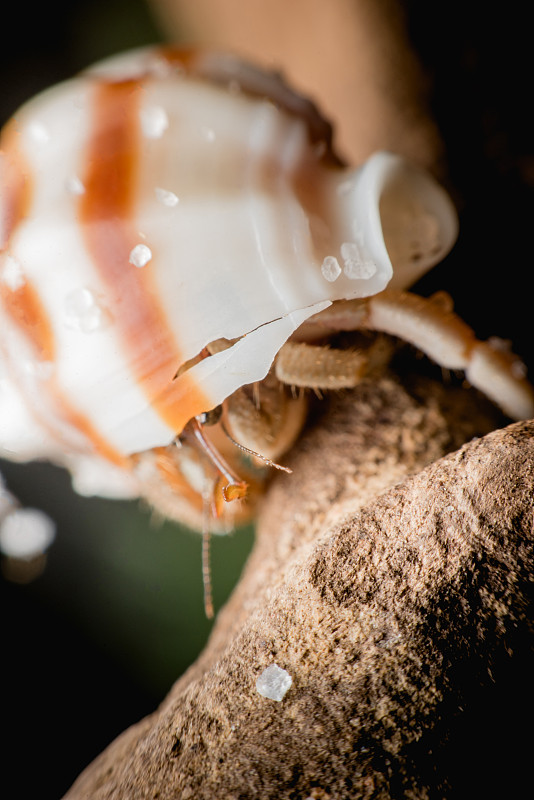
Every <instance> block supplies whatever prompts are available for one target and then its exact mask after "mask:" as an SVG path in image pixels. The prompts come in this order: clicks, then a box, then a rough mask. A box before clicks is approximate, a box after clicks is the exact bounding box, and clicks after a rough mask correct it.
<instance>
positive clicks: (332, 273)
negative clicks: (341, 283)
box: [321, 256, 341, 283]
mask: <svg viewBox="0 0 534 800" xmlns="http://www.w3.org/2000/svg"><path fill="white" fill-rule="evenodd" d="M321 272H322V275H323V278H324V279H325V280H327V281H329V282H330V283H332V282H333V281H335V280H336V279H337V278H339V276H340V275H341V267H340V266H339V261H338V260H337V258H335V257H334V256H326V258H325V259H324V261H323V263H322V266H321Z"/></svg>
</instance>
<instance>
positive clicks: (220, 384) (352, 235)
mask: <svg viewBox="0 0 534 800" xmlns="http://www.w3.org/2000/svg"><path fill="white" fill-rule="evenodd" d="M0 150H1V161H0V164H1V177H0V336H1V340H0V452H1V454H2V455H3V456H5V457H7V458H11V459H17V460H30V459H34V458H47V459H49V460H52V461H54V462H57V463H59V464H62V465H64V466H66V467H68V468H69V469H70V470H71V472H72V473H73V476H74V478H75V485H76V487H77V488H78V489H79V490H81V491H85V492H92V493H101V494H106V495H112V496H124V495H127V494H137V493H138V492H139V486H138V477H137V475H136V474H134V471H133V470H132V456H133V455H134V454H136V453H140V452H145V451H148V450H152V449H154V448H158V447H163V446H166V445H168V444H169V443H170V442H172V441H173V440H174V438H175V437H176V435H177V434H178V433H180V431H181V430H182V429H183V428H184V426H185V425H186V423H187V422H188V420H190V419H191V418H193V417H195V416H197V415H199V414H200V413H202V412H205V411H207V410H209V409H212V408H214V407H215V406H217V405H218V404H220V403H221V402H222V401H223V400H224V399H225V398H226V397H228V396H229V395H231V394H232V393H233V392H235V391H236V390H237V389H238V388H239V387H241V386H243V385H246V384H250V383H253V382H255V381H261V380H262V379H263V378H264V377H265V375H266V374H267V372H268V370H269V368H270V366H271V364H272V361H273V359H274V357H275V356H276V354H277V352H278V351H279V350H280V348H281V347H282V345H283V344H284V342H285V341H286V340H287V339H288V338H289V337H290V336H291V334H292V333H293V332H294V331H295V330H296V329H297V328H298V327H299V326H300V325H301V324H302V323H303V322H304V321H305V320H306V319H308V318H309V317H310V316H312V315H313V314H316V313H317V312H318V311H320V310H322V309H324V308H325V307H326V306H328V305H329V304H330V303H331V302H332V301H335V300H338V299H342V298H347V299H348V298H355V297H366V296H370V295H373V294H376V293H378V292H380V291H382V290H383V289H384V288H385V287H386V286H388V285H389V286H395V287H397V288H402V287H406V286H408V285H410V284H411V283H413V282H414V281H415V280H416V279H417V278H418V277H419V276H420V275H421V274H422V273H423V272H425V271H426V270H427V269H429V268H430V267H431V266H432V265H433V264H435V263H436V262H438V261H439V260H440V259H442V258H443V256H444V255H445V254H446V253H447V252H448V250H449V249H450V248H451V246H452V244H453V243H454V240H455V238H456V232H457V223H456V215H455V212H454V209H453V207H452V204H451V202H450V200H449V198H448V196H447V195H446V193H445V192H444V191H443V190H442V189H441V188H440V187H439V186H438V185H437V184H436V183H435V181H434V180H433V179H432V178H431V177H430V176H428V175H427V174H425V173H423V172H422V171H420V170H419V169H417V168H415V167H413V166H411V165H409V164H407V163H406V162H405V161H403V160H402V159H401V158H399V157H398V156H395V155H392V154H389V153H377V154H375V155H373V156H372V157H371V158H370V159H369V160H368V161H367V162H366V163H365V164H363V165H362V166H361V167H359V168H358V169H349V168H346V167H345V166H343V165H342V164H341V163H340V161H339V159H338V158H337V157H336V156H335V154H334V152H333V150H332V146H331V130H330V127H329V125H328V123H327V122H325V120H324V119H323V118H322V117H321V116H320V114H319V113H318V111H317V110H316V109H315V107H314V106H313V105H312V103H310V102H309V101H308V100H306V99H303V98H302V97H300V96H299V95H297V94H296V93H294V92H293V91H291V90H290V89H289V88H288V87H287V86H286V85H285V83H284V82H283V81H282V80H281V79H280V77H278V76H277V75H274V74H270V73H264V72H262V71H261V70H258V69H256V68H254V67H252V66H250V65H248V64H244V63H243V62H241V61H239V60H238V59H235V58H233V57H229V56H226V55H221V54H214V53H201V52H185V53H180V52H176V51H174V50H171V49H165V48H155V49H154V48H151V49H147V50H141V51H136V52H134V53H130V54H126V55H125V56H120V57H117V58H115V59H111V60H108V61H106V62H103V63H102V64H100V65H97V66H96V67H94V68H92V69H91V70H88V71H87V72H85V73H83V74H82V75H80V76H79V77H76V78H75V79H73V80H70V81H67V82H66V83H63V84H60V85H59V86H56V87H53V88H52V89H50V90H48V91H46V92H44V93H43V94H41V95H39V96H38V97H36V98H35V99H33V100H32V101H30V102H29V103H27V104H26V105H25V106H24V107H23V108H22V109H21V110H20V111H19V112H17V113H16V114H15V116H14V118H13V119H12V120H11V121H10V122H9V123H8V124H7V126H6V127H5V129H4V131H3V133H2V138H1V142H0ZM220 339H224V340H228V342H229V343H230V344H231V346H229V347H227V348H226V349H224V350H221V351H220V352H217V353H215V354H213V355H210V356H209V357H204V356H206V355H207V352H208V351H207V350H206V348H207V347H208V345H210V343H212V342H216V341H217V340H220Z"/></svg>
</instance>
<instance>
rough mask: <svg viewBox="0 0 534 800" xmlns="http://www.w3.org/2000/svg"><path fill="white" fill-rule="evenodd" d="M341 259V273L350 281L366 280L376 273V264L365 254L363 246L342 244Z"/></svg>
mask: <svg viewBox="0 0 534 800" xmlns="http://www.w3.org/2000/svg"><path fill="white" fill-rule="evenodd" d="M341 258H342V259H343V272H344V273H345V275H346V276H347V278H349V279H350V280H368V279H369V278H372V277H373V275H374V274H375V273H376V264H375V262H374V261H373V260H372V259H371V258H370V257H369V255H368V254H367V253H366V251H365V248H364V246H363V244H358V243H356V242H343V244H342V245H341Z"/></svg>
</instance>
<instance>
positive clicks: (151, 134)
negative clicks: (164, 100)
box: [141, 106, 169, 139]
mask: <svg viewBox="0 0 534 800" xmlns="http://www.w3.org/2000/svg"><path fill="white" fill-rule="evenodd" d="M168 127H169V118H168V116H167V112H166V111H165V109H164V108H162V107H161V106H147V107H146V108H142V109H141V130H142V131H143V134H144V135H145V136H146V137H147V139H160V138H161V137H162V136H163V134H164V133H165V131H166V130H167V128H168Z"/></svg>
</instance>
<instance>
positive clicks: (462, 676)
mask: <svg viewBox="0 0 534 800" xmlns="http://www.w3.org/2000/svg"><path fill="white" fill-rule="evenodd" d="M328 405H329V407H328V410H327V412H326V413H325V414H324V416H323V418H322V419H321V420H319V421H318V423H317V425H316V426H315V427H314V428H312V429H311V430H310V431H309V432H308V434H307V435H306V437H305V438H304V439H303V441H302V442H301V443H300V445H298V447H297V449H296V450H295V452H294V453H293V455H292V461H291V466H292V467H293V469H294V473H293V475H292V476H290V477H287V476H281V477H280V478H278V477H277V478H276V480H275V482H274V483H273V486H272V488H271V490H270V492H269V495H268V497H267V499H266V501H265V505H264V508H263V511H262V514H261V518H260V522H259V527H258V539H257V544H256V546H255V550H254V552H253V554H252V556H251V558H250V561H249V564H248V565H247V568H246V570H245V574H244V575H243V578H242V581H241V583H240V585H239V586H238V588H237V589H236V591H235V593H234V595H233V597H232V598H231V600H230V602H229V604H228V605H227V607H226V608H225V609H223V611H222V612H221V614H220V616H219V619H218V622H217V625H216V627H215V629H214V632H213V635H212V637H211V639H210V642H209V644H208V647H207V649H206V651H205V652H204V653H203V655H202V656H201V658H200V659H199V661H198V662H197V663H196V664H195V665H193V667H192V668H191V669H190V670H189V671H188V672H187V673H186V674H185V675H184V676H183V677H182V678H181V679H180V680H179V681H178V682H177V683H176V685H175V686H174V688H173V690H172V691H171V693H170V695H169V697H168V698H167V700H166V701H165V702H164V704H163V705H162V707H161V708H160V709H159V710H158V711H157V712H156V713H155V714H154V715H153V716H152V717H150V718H148V719H146V720H144V721H142V722H141V723H139V724H138V725H137V726H134V727H133V728H131V729H130V730H128V731H127V732H126V733H125V734H123V736H122V737H120V738H119V739H118V740H117V741H116V742H115V743H114V744H112V745H111V746H110V748H108V750H107V751H105V753H103V754H102V755H101V756H100V757H99V759H97V760H96V761H95V762H94V764H92V765H91V766H90V767H89V768H88V769H87V770H86V771H85V773H83V774H82V776H81V777H80V778H79V779H78V781H77V782H76V783H75V785H74V786H73V787H72V789H71V790H70V792H69V793H68V794H67V798H69V800H81V798H88V797H90V798H92V800H99V799H100V798H119V797H120V798H126V797H127V798H128V800H135V799H136V798H153V797H158V798H160V800H164V798H171V797H172V798H176V797H180V798H195V800H197V799H198V798H213V797H225V798H226V797H232V798H239V797H243V798H244V797H247V798H252V797H258V798H259V797H261V798H297V797H302V798H305V797H310V798H316V799H317V798H336V799H338V800H339V799H340V798H354V797H381V798H382V797H383V798H391V797H401V796H402V797H434V796H439V797H443V796H446V793H447V786H449V787H452V788H451V791H453V792H454V794H453V796H455V797H457V796H459V795H460V794H461V795H462V796H463V793H462V792H459V791H458V789H459V787H460V788H462V789H466V786H467V785H468V784H469V780H470V778H469V774H471V775H472V774H473V771H472V770H471V773H469V772H468V773H465V772H464V771H463V769H462V768H464V767H465V766H466V764H469V765H472V764H473V759H474V760H475V763H476V759H477V758H482V757H483V758H485V759H489V763H490V765H491V772H490V773H488V775H490V776H491V784H487V785H488V786H491V787H493V788H494V787H495V781H496V769H497V771H498V766H499V764H502V765H504V773H502V774H504V775H505V776H506V780H507V787H508V788H509V786H510V782H511V781H512V780H513V777H514V774H515V773H514V772H513V771H511V767H510V763H509V762H508V761H506V758H505V756H506V755H510V752H511V751H510V752H509V751H507V749H506V746H507V743H509V742H510V741H511V740H512V739H513V733H514V729H513V728H510V726H509V723H510V717H509V716H506V714H508V713H509V710H510V708H509V705H507V704H503V703H502V702H501V701H502V694H500V695H499V694H498V691H497V690H498V689H499V687H500V688H501V689H502V688H503V687H504V689H505V690H506V691H508V692H509V691H510V686H511V685H512V686H513V687H514V691H515V694H514V695H513V697H514V699H515V700H517V698H518V697H520V698H521V699H522V702H524V703H526V702H527V701H528V699H529V696H528V693H527V694H525V692H528V686H529V681H528V675H529V672H530V667H529V669H528V670H526V671H525V672H524V673H523V668H524V665H525V662H524V659H525V658H526V656H525V653H526V651H527V649H528V646H529V645H530V643H531V626H530V623H529V620H530V619H532V614H531V611H532V609H531V601H532V598H531V594H529V592H530V591H531V590H530V586H531V576H532V561H533V537H532V523H533V516H534V498H533V493H532V486H533V477H534V438H533V433H534V423H532V422H528V423H518V424H516V425H512V426H510V427H508V428H506V429H504V430H498V431H496V432H494V433H491V434H489V435H487V436H485V437H484V438H481V439H474V440H472V441H471V442H470V443H469V444H467V445H466V446H464V447H462V448H461V449H460V450H459V451H458V452H455V453H453V454H452V455H449V456H446V457H442V458H440V457H441V456H443V454H444V453H445V452H447V451H449V450H451V449H454V448H456V447H458V446H459V445H460V443H461V441H463V440H464V439H466V438H470V437H472V436H474V435H475V434H480V433H483V432H485V431H487V430H489V429H490V428H491V427H492V424H494V419H492V413H490V412H489V411H487V410H485V409H486V406H485V405H483V404H481V401H480V398H478V397H475V396H474V395H471V394H470V393H468V392H465V391H462V390H455V389H452V388H448V389H447V390H445V389H444V388H443V387H442V386H441V385H440V384H437V383H433V382H431V381H426V380H423V379H421V378H417V379H412V380H405V381H404V382H403V384H402V385H401V384H400V382H399V381H398V380H394V379H392V378H391V377H388V376H386V377H384V378H382V379H380V380H378V381H376V382H374V383H372V382H366V383H364V384H362V386H361V387H360V388H359V389H358V390H356V391H354V392H351V393H347V394H345V395H344V396H343V397H337V398H335V399H333V400H332V401H331V402H330V403H329V404H328ZM435 459H439V460H437V461H436V460H435ZM432 462H434V463H432ZM428 464H430V466H426V465H428ZM272 663H276V664H277V665H278V666H280V667H281V668H283V669H285V670H287V672H288V673H289V674H290V675H291V677H292V681H293V682H292V685H291V688H290V689H289V691H288V692H287V694H286V695H285V697H284V698H283V700H281V701H280V702H276V701H273V700H269V699H266V698H265V697H263V696H261V695H260V694H259V693H258V692H257V691H256V688H255V683H256V680H257V678H258V676H259V675H260V674H261V673H262V671H263V670H264V669H265V668H266V667H267V666H269V665H270V664H272ZM523 675H524V676H525V680H524V681H523V680H522V676H523ZM511 676H512V678H513V683H512V684H510V680H511ZM496 698H500V700H498V699H496ZM499 703H501V705H500V706H499ZM488 708H489V709H490V711H491V713H488ZM499 709H500V710H501V712H502V711H503V709H504V710H505V712H506V713H505V719H506V722H507V728H506V736H505V737H503V736H502V732H500V731H499V725H501V724H502V723H503V714H502V713H499ZM514 741H516V740H514ZM466 775H467V777H466ZM484 780H485V778H484V773H483V772H479V771H477V772H476V784H474V785H475V786H476V790H477V791H476V793H477V794H478V796H481V787H483V785H484ZM467 794H468V793H467Z"/></svg>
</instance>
